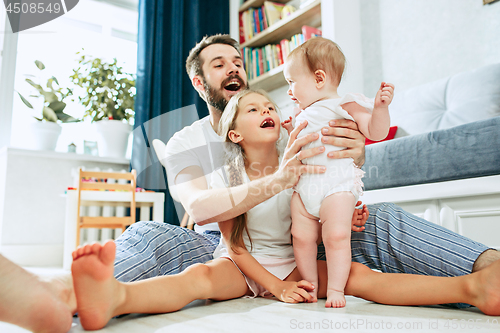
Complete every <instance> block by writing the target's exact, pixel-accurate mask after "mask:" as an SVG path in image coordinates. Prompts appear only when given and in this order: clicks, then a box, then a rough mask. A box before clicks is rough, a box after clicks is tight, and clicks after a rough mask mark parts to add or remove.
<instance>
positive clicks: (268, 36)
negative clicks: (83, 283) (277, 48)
mask: <svg viewBox="0 0 500 333" xmlns="http://www.w3.org/2000/svg"><path fill="white" fill-rule="evenodd" d="M273 2H278V3H283V4H287V3H289V2H290V0H278V1H273ZM263 3H264V0H248V1H245V2H244V3H243V4H242V5H241V6H239V8H238V15H239V13H241V12H244V11H246V10H248V9H250V8H258V7H261V6H262V5H263ZM233 13H234V12H233ZM234 16H235V15H234V14H232V17H231V19H232V20H236V21H238V22H239V17H234ZM238 24H239V23H238ZM304 25H308V26H311V27H315V28H317V27H319V26H321V0H313V1H311V2H309V3H307V4H306V5H305V6H304V7H302V8H298V9H297V10H296V11H295V12H293V13H292V14H291V15H289V16H288V17H286V18H284V19H281V20H280V21H278V22H276V23H275V24H273V25H271V26H270V27H268V28H267V29H265V30H264V31H261V32H260V33H258V34H256V35H254V36H253V38H251V39H250V40H247V41H245V42H244V43H242V44H241V45H240V46H241V47H242V48H243V47H250V48H260V47H264V46H266V45H268V44H279V43H280V41H281V40H282V39H290V38H291V37H292V36H293V35H296V34H299V33H301V31H302V26H304ZM286 84H287V82H286V81H285V78H284V77H283V65H280V66H278V67H276V68H273V69H271V70H270V71H268V72H265V73H264V74H262V75H260V76H257V77H255V78H253V79H252V80H250V81H249V85H250V86H251V87H252V88H253V89H264V90H266V91H272V90H275V89H277V88H280V87H283V86H285V85H286Z"/></svg>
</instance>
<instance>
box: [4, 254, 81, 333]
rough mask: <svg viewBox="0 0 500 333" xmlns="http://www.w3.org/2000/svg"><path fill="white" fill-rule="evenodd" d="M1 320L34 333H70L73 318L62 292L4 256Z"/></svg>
mask: <svg viewBox="0 0 500 333" xmlns="http://www.w3.org/2000/svg"><path fill="white" fill-rule="evenodd" d="M0 267H2V271H1V272H0V320H1V321H5V322H8V323H11V324H15V325H18V326H21V327H24V328H26V329H28V330H30V331H33V332H61V333H62V332H67V331H69V329H70V328H71V323H72V314H71V310H70V308H69V306H68V305H67V304H65V302H64V300H62V299H61V296H62V294H61V291H62V289H59V288H54V287H53V286H52V285H51V284H50V283H48V282H46V281H43V280H42V279H41V278H40V277H38V276H36V275H34V274H31V273H30V272H28V271H26V270H25V269H23V268H22V267H20V266H18V265H16V264H14V263H13V262H11V261H9V260H8V259H6V258H5V257H3V256H0Z"/></svg>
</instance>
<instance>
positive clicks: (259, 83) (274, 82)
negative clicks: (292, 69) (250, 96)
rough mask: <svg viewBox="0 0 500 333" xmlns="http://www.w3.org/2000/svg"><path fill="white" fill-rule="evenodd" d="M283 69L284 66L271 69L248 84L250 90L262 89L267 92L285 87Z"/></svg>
mask: <svg viewBox="0 0 500 333" xmlns="http://www.w3.org/2000/svg"><path fill="white" fill-rule="evenodd" d="M283 67H284V65H281V66H278V67H276V68H273V69H271V70H270V71H269V72H267V73H264V74H262V75H261V76H258V77H256V78H255V79H253V80H252V81H250V82H248V83H249V85H250V88H252V89H263V90H265V91H267V92H268V91H271V90H274V89H276V88H279V87H282V86H284V85H286V80H285V77H284V76H283Z"/></svg>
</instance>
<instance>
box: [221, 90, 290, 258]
mask: <svg viewBox="0 0 500 333" xmlns="http://www.w3.org/2000/svg"><path fill="white" fill-rule="evenodd" d="M252 93H254V94H260V95H262V96H264V97H265V98H266V99H267V100H268V101H269V102H271V103H272V104H273V106H274V108H275V110H276V112H277V113H278V116H279V117H280V119H281V113H280V111H279V108H278V106H277V105H276V103H274V102H273V100H272V99H271V98H270V97H269V96H268V95H267V93H266V92H265V91H263V90H251V89H247V90H243V91H241V92H239V93H238V94H236V95H234V96H233V97H232V98H231V99H230V100H229V102H228V103H227V106H226V108H225V109H224V112H223V113H222V117H221V119H220V121H219V131H218V134H219V135H220V136H221V137H222V138H223V139H224V142H225V145H224V164H225V165H226V166H227V171H228V180H229V186H230V187H233V186H238V185H241V184H243V172H244V171H245V165H246V162H247V161H246V156H245V151H244V150H243V149H242V148H241V146H240V145H239V144H237V143H234V142H232V141H231V139H230V138H229V132H230V131H232V130H234V129H235V128H236V118H237V116H238V111H239V107H240V101H241V99H242V98H243V97H245V96H247V95H248V94H252ZM275 126H280V137H279V139H278V141H277V142H276V147H277V150H278V155H279V156H278V157H279V158H281V156H282V154H283V151H284V148H285V146H286V142H287V139H288V134H287V132H286V131H285V130H284V129H283V128H281V124H275ZM243 232H246V233H247V235H248V238H249V239H250V244H251V243H252V239H251V237H250V234H249V233H248V226H247V215H246V213H244V214H241V215H240V216H237V217H236V218H235V223H234V226H233V230H232V231H231V236H230V240H229V243H230V247H231V250H233V251H234V252H236V253H238V252H237V250H236V247H245V243H244V241H243Z"/></svg>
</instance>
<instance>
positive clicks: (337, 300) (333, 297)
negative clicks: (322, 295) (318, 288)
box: [325, 289, 345, 308]
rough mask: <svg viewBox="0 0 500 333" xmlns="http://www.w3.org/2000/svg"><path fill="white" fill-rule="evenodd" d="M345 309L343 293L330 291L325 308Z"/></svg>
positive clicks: (327, 293) (327, 294)
mask: <svg viewBox="0 0 500 333" xmlns="http://www.w3.org/2000/svg"><path fill="white" fill-rule="evenodd" d="M343 307H345V297H344V292H343V291H337V290H333V289H328V291H327V292H326V303H325V308H343Z"/></svg>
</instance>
